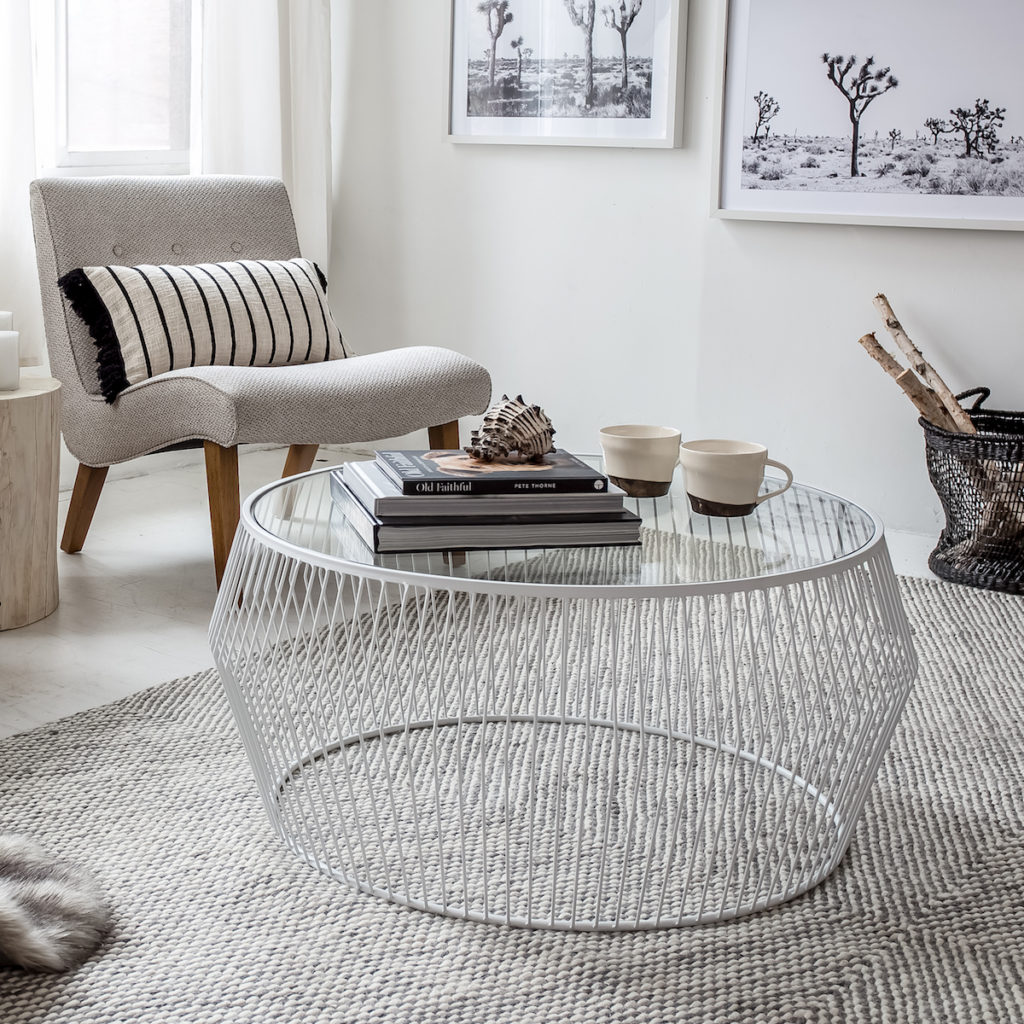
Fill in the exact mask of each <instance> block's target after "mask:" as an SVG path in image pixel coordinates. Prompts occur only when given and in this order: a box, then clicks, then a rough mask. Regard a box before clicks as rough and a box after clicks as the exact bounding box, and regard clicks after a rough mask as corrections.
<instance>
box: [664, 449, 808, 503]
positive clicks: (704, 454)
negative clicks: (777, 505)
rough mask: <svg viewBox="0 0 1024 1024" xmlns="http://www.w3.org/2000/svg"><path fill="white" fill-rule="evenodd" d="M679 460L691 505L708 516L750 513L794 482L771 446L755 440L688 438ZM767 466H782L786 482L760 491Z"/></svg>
mask: <svg viewBox="0 0 1024 1024" xmlns="http://www.w3.org/2000/svg"><path fill="white" fill-rule="evenodd" d="M679 462H680V464H681V465H682V467H683V471H684V472H685V474H686V494H687V497H689V499H690V506H691V508H692V509H693V511H694V512H699V513H700V514H701V515H705V516H747V515H750V513H751V512H753V511H754V509H755V508H757V506H758V505H760V504H761V502H762V501H767V500H768V499H769V498H774V497H775V496H776V495H778V494H782V492H783V491H786V490H788V489H789V488H790V486H791V485H792V483H793V474H792V473H791V472H790V471H789V467H788V466H784V465H783V464H782V463H781V462H776V461H775V460H774V459H769V458H768V449H767V448H765V446H764V445H763V444H755V443H754V442H753V441H725V440H722V439H721V438H715V439H710V438H709V439H707V440H703V441H686V442H685V443H684V444H682V445H680V448H679ZM765 466H774V467H775V468H776V469H781V470H782V472H783V473H785V474H786V483H785V485H784V486H782V487H780V488H778V490H775V491H769V492H768V493H767V494H758V493H757V492H758V491H759V490H760V489H761V483H762V481H763V480H764V468H765Z"/></svg>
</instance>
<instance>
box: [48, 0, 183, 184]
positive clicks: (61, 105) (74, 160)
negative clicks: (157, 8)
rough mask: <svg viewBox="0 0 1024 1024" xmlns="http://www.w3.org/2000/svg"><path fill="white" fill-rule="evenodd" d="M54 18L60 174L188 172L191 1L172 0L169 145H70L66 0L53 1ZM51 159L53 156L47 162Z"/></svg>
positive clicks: (54, 159)
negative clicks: (177, 41) (174, 42)
mask: <svg viewBox="0 0 1024 1024" xmlns="http://www.w3.org/2000/svg"><path fill="white" fill-rule="evenodd" d="M51 2H52V5H53V6H52V8H51V12H50V13H51V15H52V17H53V23H52V24H53V49H52V55H53V60H54V64H53V69H52V77H51V81H52V83H53V89H54V93H53V99H54V104H53V132H52V139H53V149H52V157H51V159H52V165H53V166H52V170H53V171H54V172H55V173H56V174H58V175H101V174H188V173H189V171H190V169H191V164H192V135H193V125H192V120H193V118H192V99H193V92H194V87H195V83H194V77H195V28H196V19H197V11H196V10H195V8H196V2H195V0H170V2H171V19H172V26H174V29H175V30H176V31H177V32H180V33H181V37H182V39H181V45H180V46H172V47H171V80H172V83H177V84H172V87H171V103H170V107H171V109H170V122H171V124H170V129H171V131H170V134H171V146H170V147H169V148H167V149H134V150H127V149H117V150H83V149H77V150H76V149H71V148H70V147H69V146H68V90H69V76H68V2H69V0H51ZM46 162H47V163H50V162H51V161H49V160H48V161H46Z"/></svg>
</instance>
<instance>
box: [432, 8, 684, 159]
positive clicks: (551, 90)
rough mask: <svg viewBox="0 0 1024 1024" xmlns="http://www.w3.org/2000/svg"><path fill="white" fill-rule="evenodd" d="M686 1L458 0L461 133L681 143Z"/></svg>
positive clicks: (454, 54)
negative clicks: (680, 116)
mask: <svg viewBox="0 0 1024 1024" xmlns="http://www.w3.org/2000/svg"><path fill="white" fill-rule="evenodd" d="M685 20H686V0H453V2H452V22H451V50H450V52H451V59H450V62H449V72H450V73H449V103H448V134H449V137H450V138H451V139H452V140H453V141H455V142H513V143H516V142H518V143H552V144H557V145H590V146H661V147H672V146H678V145H679V141H680V133H681V123H680V118H679V112H680V110H681V97H680V95H679V93H680V90H681V86H682V68H683V53H684V45H685V38H684V32H685Z"/></svg>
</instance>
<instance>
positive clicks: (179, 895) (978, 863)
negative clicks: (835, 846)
mask: <svg viewBox="0 0 1024 1024" xmlns="http://www.w3.org/2000/svg"><path fill="white" fill-rule="evenodd" d="M901 588H902V593H903V597H904V600H905V602H906V605H907V610H908V613H909V616H910V619H911V622H912V624H913V627H914V632H915V642H916V645H917V649H918V653H919V656H920V660H921V672H920V676H919V678H918V683H917V686H916V689H915V692H914V693H913V694H912V696H911V698H910V702H909V704H908V706H907V710H906V713H905V715H904V718H903V720H902V722H901V724H900V727H899V728H898V730H897V732H896V736H895V738H894V740H893V745H892V748H891V750H890V751H889V754H888V756H887V757H886V759H885V761H884V763H883V766H882V769H881V772H880V774H879V778H878V782H877V784H876V787H875V789H874V792H873V794H872V797H871V799H870V800H869V802H868V805H867V807H866V809H865V812H864V816H863V818H862V820H861V822H860V824H859V826H858V828H857V831H856V835H855V837H854V840H853V844H852V846H851V848H850V850H849V852H848V853H847V855H846V857H845V859H844V861H843V863H842V864H841V865H840V867H839V869H838V870H837V871H836V872H835V873H834V874H833V875H832V876H831V877H830V878H829V879H827V880H826V881H825V882H824V883H822V885H820V886H819V887H818V888H817V889H815V890H813V891H811V892H810V893H808V894H807V895H805V896H802V897H799V898H798V899H796V900H794V901H792V902H790V903H787V904H784V905H783V906H781V907H779V908H777V909H775V910H772V911H767V912H764V913H761V914H756V915H753V916H750V917H746V918H742V919H739V920H737V921H733V922H728V923H724V924H717V925H706V926H701V927H697V928H682V929H674V930H669V931H656V932H634V933H619V934H595V933H588V934H572V933H564V932H545V931H526V930H518V929H505V928H499V927H495V926H492V925H483V924H475V923H471V922H466V921H456V920H449V919H446V918H441V917H436V916H433V915H428V914H424V913H420V912H417V911H412V910H407V909H404V908H400V907H396V906H392V905H390V904H388V903H385V902H382V901H380V900H377V899H374V898H373V897H370V896H365V895H361V894H357V893H355V892H353V891H351V890H349V889H346V888H344V887H343V886H341V885H339V884H338V883H336V882H333V881H331V880H328V879H326V878H323V877H321V876H320V875H318V874H317V873H316V872H315V871H314V870H313V869H312V868H310V867H308V866H307V865H305V864H304V863H302V862H300V861H299V860H298V859H297V858H296V857H295V856H294V855H293V854H291V853H290V852H289V851H288V850H287V849H286V848H285V847H284V845H283V844H282V843H281V841H280V840H279V839H278V838H277V837H276V836H275V835H274V834H273V833H272V832H271V830H270V827H269V825H268V824H267V820H266V818H265V816H264V812H263V808H262V805H261V804H260V802H259V799H258V797H257V795H256V789H255V785H254V783H253V781H252V778H251V775H250V773H249V769H248V765H247V763H246V761H245V758H244V755H243V752H242V748H241V744H240V741H239V739H238V736H237V733H236V731H235V728H234V725H233V722H232V720H231V717H230V714H229V712H228V708H227V703H226V700H225V698H224V696H223V693H222V691H221V689H220V685H219V682H218V680H217V678H216V675H215V673H214V672H212V671H210V672H206V673H202V674H200V675H197V676H193V677H190V678H188V679H180V680H177V681H175V682H172V683H168V684H166V685H164V686H159V687H157V688H155V689H152V690H149V691H147V692H144V693H141V694H137V695H135V696H133V697H130V698H128V699H126V700H123V701H119V702H118V703H116V704H111V705H108V706H107V707H102V708H97V709H95V710H92V711H89V712H86V713H83V714H79V715H75V716H74V717H72V718H68V719H65V720H64V721H62V722H58V723H55V724H53V725H50V726H46V727H43V728H41V729H36V730H34V731H32V732H29V733H24V734H22V735H20V736H14V737H11V738H9V739H7V740H4V741H2V742H0V828H5V829H13V830H17V831H21V832H24V833H26V834H28V835H31V836H33V837H35V838H36V839H37V840H38V841H39V842H40V843H41V844H43V845H44V846H46V847H47V848H49V849H50V850H52V851H53V852H60V853H62V854H63V855H65V856H67V857H69V858H71V859H74V860H77V861H80V862H82V863H84V864H86V865H88V866H89V867H90V868H91V869H92V870H93V871H94V872H95V874H96V875H97V876H98V878H99V879H100V881H101V883H102V884H103V886H104V887H105V889H106V891H107V892H108V894H109V899H110V902H111V904H112V906H113V908H114V917H115V927H114V931H113V933H112V934H111V936H110V937H109V939H108V940H107V942H106V944H105V945H104V946H103V948H102V949H101V950H100V951H99V952H98V953H97V954H96V955H95V956H93V957H92V958H91V959H90V960H89V961H88V962H87V963H86V964H85V965H84V966H83V967H81V968H80V969H79V970H77V971H75V972H72V973H70V974H67V975H57V976H46V975H30V974H24V973H21V972H19V971H0V1021H2V1022H3V1024H58V1022H61V1024H63V1022H67V1024H176V1022H195V1024H221V1022H225V1024H227V1022H230V1024H236V1022H237V1024H271V1022H273V1024H278V1022H280V1024H292V1022H295V1024H299V1022H302V1024H307V1022H308V1024H315V1022H325V1024H326V1022H332V1024H333V1022H345V1024H348V1022H367V1024H371V1022H372V1024H384V1022H387V1024H391V1022H395V1024H398V1022H403V1024H405V1022H417V1024H418V1022H430V1024H441V1022H445V1024H478V1022H480V1024H483V1022H487V1024H490V1022H515V1024H527V1022H537V1024H541V1022H543V1024H549V1022H562V1021H567V1022H568V1021H572V1022H587V1024H604V1022H607V1024H611V1022H623V1024H625V1022H644V1024H647V1022H651V1024H653V1022H659V1024H660V1022H673V1021H687V1022H709V1024H733V1022H736V1024H740V1022H743V1024H747V1022H757V1024H761V1022H764V1024H810V1022H814V1024H826V1022H827V1024H840V1022H841V1024H858V1022H864V1024H867V1022H871V1024H888V1022H908V1024H911V1022H913V1024H930V1022H935V1024H940V1022H941V1024H950V1022H965V1024H966V1022H971V1024H975V1022H982V1021H984V1022H989V1021H991V1022H998V1024H1004V1022H1006V1024H1010V1022H1014V1021H1020V1020H1024V825H1022V818H1024V599H1022V598H1018V597H1009V596H1006V595H1000V594H990V593H985V592H981V591H975V590H970V589H967V588H960V587H954V586H952V585H949V584H940V583H932V582H928V581H922V580H910V579H904V580H901Z"/></svg>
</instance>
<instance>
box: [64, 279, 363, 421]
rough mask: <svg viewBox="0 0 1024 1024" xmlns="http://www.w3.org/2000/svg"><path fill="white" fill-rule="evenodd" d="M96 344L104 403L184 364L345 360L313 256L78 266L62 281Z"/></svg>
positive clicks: (240, 364) (276, 363)
mask: <svg viewBox="0 0 1024 1024" xmlns="http://www.w3.org/2000/svg"><path fill="white" fill-rule="evenodd" d="M59 284H60V286H61V289H62V290H63V292H64V294H65V295H66V296H67V298H68V301H69V302H70V303H71V306H72V308H73V309H74V310H75V312H76V313H77V314H78V315H79V316H80V317H81V318H82V319H83V320H84V321H85V323H86V324H87V325H88V327H89V332H90V334H91V335H92V337H93V339H94V340H95V341H96V345H97V348H98V357H97V365H98V372H99V381H100V389H101V391H102V392H103V396H104V398H106V400H107V401H108V402H112V401H114V399H115V398H116V397H117V395H118V394H119V393H120V392H121V391H123V390H124V389H125V388H126V387H128V386H129V385H130V384H135V383H137V382H138V381H141V380H145V379H146V378H147V377H155V376H156V375H157V374H159V373H164V372H166V371H168V370H177V369H181V368H182V367H186V366H212V365H220V366H224V365H229V366H283V365H286V364H290V363H309V362H321V361H323V360H325V359H340V358H343V357H345V356H346V355H348V353H347V352H346V351H345V346H344V343H343V341H342V338H341V332H340V331H339V330H338V327H337V325H336V324H335V322H334V318H333V317H332V316H331V310H330V307H329V306H328V304H327V293H326V287H327V282H326V280H324V277H323V274H321V272H320V268H319V267H317V265H316V264H315V263H313V262H311V261H310V260H305V259H292V260H237V261H233V262H227V263H199V264H196V265H195V266H174V265H162V266H151V265H141V266H137V267H116V266H114V267H81V268H80V269H78V270H73V271H71V272H70V273H68V274H65V275H64V276H63V277H62V278H61V279H60V281H59Z"/></svg>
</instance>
